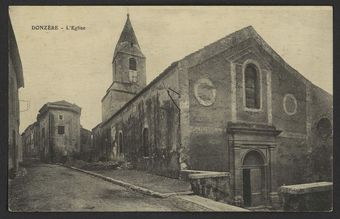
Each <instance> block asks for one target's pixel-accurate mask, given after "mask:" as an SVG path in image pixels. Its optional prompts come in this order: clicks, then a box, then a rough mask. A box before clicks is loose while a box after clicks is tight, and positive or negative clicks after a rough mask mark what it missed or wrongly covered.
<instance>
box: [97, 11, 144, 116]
mask: <svg viewBox="0 0 340 219" xmlns="http://www.w3.org/2000/svg"><path fill="white" fill-rule="evenodd" d="M112 80H113V82H112V84H111V86H110V87H109V88H108V89H107V91H106V94H105V96H104V97H103V99H102V120H103V121H105V120H106V119H108V118H109V117H110V116H112V115H113V114H114V113H116V112H117V111H118V110H119V109H120V108H121V107H122V106H123V105H124V104H125V103H127V102H128V101H129V100H130V99H131V98H132V97H134V95H136V94H137V93H138V92H139V91H141V90H142V89H143V88H144V87H145V85H146V72H145V56H144V55H143V53H142V51H141V48H140V46H139V43H138V40H137V37H136V35H135V31H134V30H133V28H132V24H131V21H130V16H129V14H127V18H126V22H125V25H124V28H123V31H122V33H121V34H120V37H119V40H118V42H117V44H116V48H115V50H114V53H113V60H112Z"/></svg>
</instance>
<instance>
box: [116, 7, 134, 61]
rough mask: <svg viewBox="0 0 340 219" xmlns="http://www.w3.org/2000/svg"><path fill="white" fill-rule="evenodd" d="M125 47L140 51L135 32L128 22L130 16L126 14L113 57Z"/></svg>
mask: <svg viewBox="0 0 340 219" xmlns="http://www.w3.org/2000/svg"><path fill="white" fill-rule="evenodd" d="M127 45H130V46H131V47H137V48H138V49H139V50H140V47H139V44H138V40H137V37H136V35H135V31H134V30H133V27H132V24H131V21H130V14H129V13H127V14H126V22H125V25H124V28H123V31H122V33H121V34H120V37H119V40H118V42H117V45H116V48H115V52H114V56H115V55H116V54H117V52H119V51H121V50H122V49H124V48H125V47H126V46H127Z"/></svg>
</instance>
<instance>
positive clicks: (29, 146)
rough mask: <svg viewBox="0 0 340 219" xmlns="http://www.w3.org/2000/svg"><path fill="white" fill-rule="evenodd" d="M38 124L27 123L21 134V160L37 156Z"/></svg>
mask: <svg viewBox="0 0 340 219" xmlns="http://www.w3.org/2000/svg"><path fill="white" fill-rule="evenodd" d="M38 137H39V124H38V123H37V122H35V123H33V124H31V125H29V126H28V127H27V128H26V129H25V131H24V132H23V133H22V134H21V140H22V150H23V160H25V159H29V158H37V157H39V142H38Z"/></svg>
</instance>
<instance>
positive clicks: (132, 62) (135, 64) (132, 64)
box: [129, 58, 137, 71]
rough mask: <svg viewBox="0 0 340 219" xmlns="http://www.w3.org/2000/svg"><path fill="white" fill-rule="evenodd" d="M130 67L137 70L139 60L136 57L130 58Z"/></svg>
mask: <svg viewBox="0 0 340 219" xmlns="http://www.w3.org/2000/svg"><path fill="white" fill-rule="evenodd" d="M129 69H130V70H133V71H136V70H137V62H136V59H135V58H129Z"/></svg>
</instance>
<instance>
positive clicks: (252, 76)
mask: <svg viewBox="0 0 340 219" xmlns="http://www.w3.org/2000/svg"><path fill="white" fill-rule="evenodd" d="M244 86H245V104H246V107H247V108H252V109H260V78H259V72H258V69H257V67H256V66H255V65H254V64H248V65H247V66H246V68H245V71H244Z"/></svg>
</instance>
